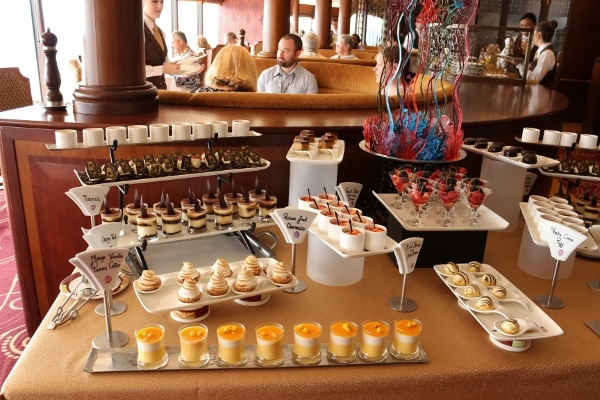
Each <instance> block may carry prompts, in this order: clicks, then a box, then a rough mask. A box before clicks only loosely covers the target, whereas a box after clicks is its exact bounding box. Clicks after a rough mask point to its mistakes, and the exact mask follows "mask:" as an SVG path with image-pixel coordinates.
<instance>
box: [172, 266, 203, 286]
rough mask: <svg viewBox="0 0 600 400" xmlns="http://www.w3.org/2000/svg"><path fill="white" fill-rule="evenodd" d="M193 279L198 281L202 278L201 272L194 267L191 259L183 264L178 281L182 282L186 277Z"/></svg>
mask: <svg viewBox="0 0 600 400" xmlns="http://www.w3.org/2000/svg"><path fill="white" fill-rule="evenodd" d="M188 278H189V279H192V280H193V281H194V282H198V281H199V280H200V272H199V271H198V270H197V269H196V268H195V267H194V264H192V263H191V262H189V261H184V262H183V265H182V266H181V270H180V271H179V273H178V274H177V282H178V283H179V284H182V283H183V281H184V280H186V279H188Z"/></svg>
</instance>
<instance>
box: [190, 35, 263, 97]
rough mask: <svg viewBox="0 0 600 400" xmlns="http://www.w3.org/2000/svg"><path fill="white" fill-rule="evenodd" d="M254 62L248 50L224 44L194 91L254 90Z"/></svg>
mask: <svg viewBox="0 0 600 400" xmlns="http://www.w3.org/2000/svg"><path fill="white" fill-rule="evenodd" d="M257 78H258V72H256V64H255V63H254V60H253V59H252V56H251V55H250V53H248V50H246V49H245V48H243V47H241V46H225V47H223V49H221V51H219V53H218V54H217V55H216V56H215V59H214V60H213V62H212V64H211V65H210V67H209V68H208V71H206V74H205V75H204V85H205V86H203V87H201V88H199V89H198V90H196V92H256V80H257Z"/></svg>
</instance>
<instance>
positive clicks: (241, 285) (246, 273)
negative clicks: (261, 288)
mask: <svg viewBox="0 0 600 400" xmlns="http://www.w3.org/2000/svg"><path fill="white" fill-rule="evenodd" d="M257 286H258V280H257V279H256V276H254V274H253V273H252V271H250V270H248V269H246V268H243V267H242V268H240V270H239V272H238V276H237V279H236V281H235V283H234V284H233V288H234V289H235V290H236V291H238V292H251V291H253V290H254V289H256V287H257Z"/></svg>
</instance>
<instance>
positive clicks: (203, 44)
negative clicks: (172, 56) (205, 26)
mask: <svg viewBox="0 0 600 400" xmlns="http://www.w3.org/2000/svg"><path fill="white" fill-rule="evenodd" d="M196 47H197V48H198V52H199V53H201V54H202V53H206V51H207V50H210V49H212V46H211V45H210V43H208V40H207V39H206V36H204V35H200V36H198V37H197V38H196Z"/></svg>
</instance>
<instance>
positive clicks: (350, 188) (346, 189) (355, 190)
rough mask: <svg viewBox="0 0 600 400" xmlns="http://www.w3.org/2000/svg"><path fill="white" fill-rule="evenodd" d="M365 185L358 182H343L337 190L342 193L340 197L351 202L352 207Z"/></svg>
mask: <svg viewBox="0 0 600 400" xmlns="http://www.w3.org/2000/svg"><path fill="white" fill-rule="evenodd" d="M362 187H363V185H362V184H360V183H356V182H342V183H340V184H339V185H338V186H336V187H335V190H336V191H337V193H338V194H339V195H340V199H341V200H343V201H346V202H348V203H349V204H350V207H354V206H355V205H356V200H358V195H359V194H360V191H361V190H362Z"/></svg>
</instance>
